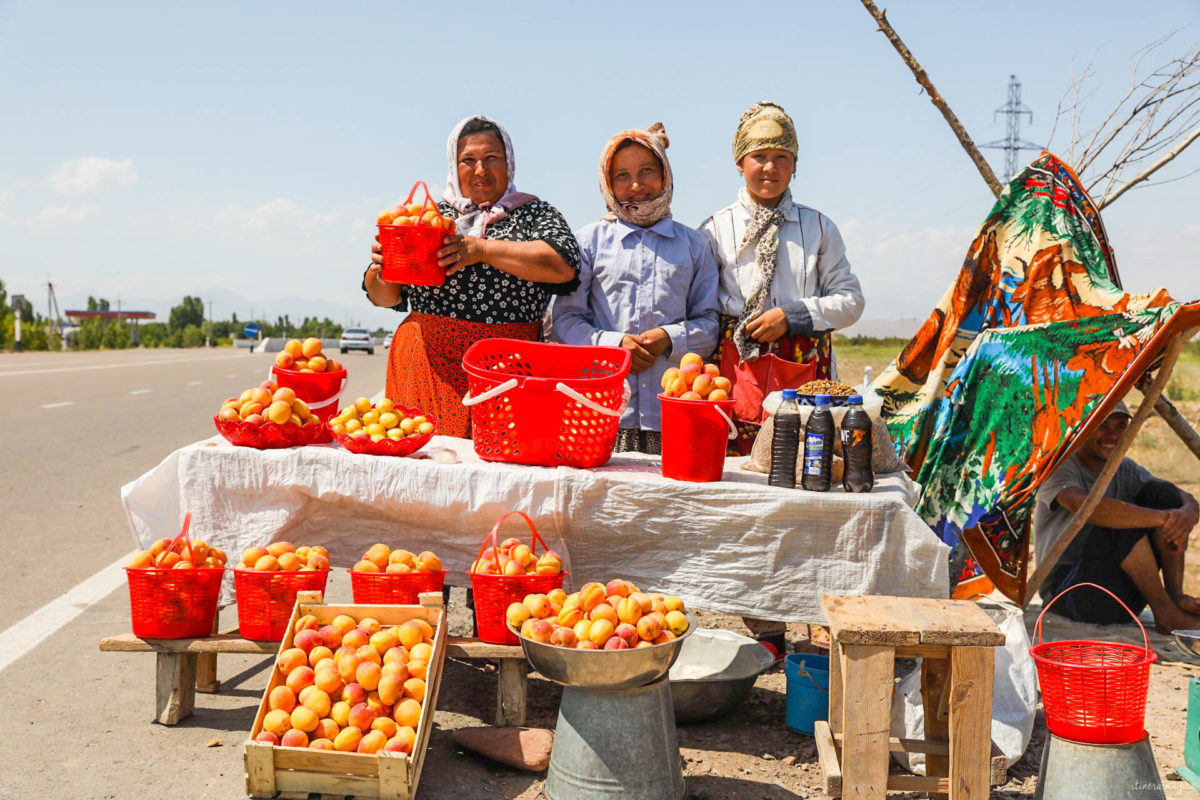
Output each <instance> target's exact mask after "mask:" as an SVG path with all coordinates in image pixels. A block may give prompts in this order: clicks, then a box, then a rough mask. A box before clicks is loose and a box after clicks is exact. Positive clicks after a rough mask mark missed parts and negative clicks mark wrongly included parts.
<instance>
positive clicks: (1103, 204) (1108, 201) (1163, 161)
mask: <svg viewBox="0 0 1200 800" xmlns="http://www.w3.org/2000/svg"><path fill="white" fill-rule="evenodd" d="M1197 138H1200V128H1196V130H1194V131H1192V132H1191V133H1189V134H1188V135H1187V136H1186V137H1185V138H1184V139H1183V141H1181V142H1180V143H1179V144H1177V145H1175V146H1174V147H1173V148H1171V151H1170V152H1169V153H1167V154H1166V155H1165V156H1163V157H1162V158H1160V159H1159V160H1158V161H1156V162H1154V165H1153V166H1151V167H1149V168H1148V169H1147V170H1146V171H1144V172H1142V173H1141V174H1139V175H1138V176H1137V177H1135V178H1133V179H1131V180H1130V181H1128V182H1127V183H1126V184H1125V185H1124V186H1122V187H1121V188H1120V189H1117V190H1116V191H1115V192H1113V193H1112V194H1106V195H1104V199H1102V200H1101V201H1100V202H1099V204H1098V206H1097V210H1099V211H1103V210H1104V209H1105V208H1107V207H1108V206H1110V205H1112V203H1113V201H1114V200H1116V199H1117V198H1118V197H1120V196H1121V195H1123V194H1125V193H1126V192H1127V191H1129V190H1130V189H1132V188H1133V187H1134V186H1136V185H1137V184H1139V183H1141V182H1142V181H1144V180H1146V179H1147V178H1149V177H1150V176H1151V175H1153V174H1154V173H1155V172H1158V170H1159V169H1161V168H1162V167H1164V166H1166V165H1167V164H1168V163H1170V162H1171V161H1173V160H1174V159H1175V157H1176V156H1177V155H1179V154H1180V153H1182V152H1183V151H1184V150H1185V149H1186V148H1187V146H1188V145H1189V144H1191V143H1192V142H1194V141H1196V139H1197Z"/></svg>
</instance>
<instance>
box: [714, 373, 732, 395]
mask: <svg viewBox="0 0 1200 800" xmlns="http://www.w3.org/2000/svg"><path fill="white" fill-rule="evenodd" d="M713 390H714V391H721V392H727V393H728V392H732V391H733V382H732V381H731V380H729V378H726V377H724V376H722V375H719V374H718V375H715V376H714V377H713Z"/></svg>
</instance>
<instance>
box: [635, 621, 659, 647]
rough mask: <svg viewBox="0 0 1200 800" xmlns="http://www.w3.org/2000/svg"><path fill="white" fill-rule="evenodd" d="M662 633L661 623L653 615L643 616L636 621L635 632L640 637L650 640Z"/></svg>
mask: <svg viewBox="0 0 1200 800" xmlns="http://www.w3.org/2000/svg"><path fill="white" fill-rule="evenodd" d="M661 633H662V625H660V624H659V623H658V619H657V618H655V617H653V616H645V617H642V618H641V619H639V620H638V622H637V634H638V636H639V637H640V638H642V639H645V640H646V641H648V642H652V641H654V640H655V639H657V638H658V636H659V634H661Z"/></svg>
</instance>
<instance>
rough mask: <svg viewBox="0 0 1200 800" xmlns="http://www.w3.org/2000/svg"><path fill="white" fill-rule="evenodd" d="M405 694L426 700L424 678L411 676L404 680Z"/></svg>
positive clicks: (414, 698) (420, 700) (417, 699)
mask: <svg viewBox="0 0 1200 800" xmlns="http://www.w3.org/2000/svg"><path fill="white" fill-rule="evenodd" d="M404 696H405V697H409V698H412V699H413V700H416V701H417V702H418V703H423V702H425V681H424V680H423V679H422V678H409V679H408V680H406V681H405V682H404Z"/></svg>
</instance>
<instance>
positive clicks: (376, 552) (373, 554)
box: [363, 544, 392, 570]
mask: <svg viewBox="0 0 1200 800" xmlns="http://www.w3.org/2000/svg"><path fill="white" fill-rule="evenodd" d="M391 555H392V550H391V548H390V547H388V546H387V545H386V544H373V545H371V546H370V547H368V548H367V552H365V553H363V561H370V562H371V563H373V564H374V565H375V566H377V567H379V569H380V570H383V568H384V567H386V566H387V565H388V559H389V558H390V557H391Z"/></svg>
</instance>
